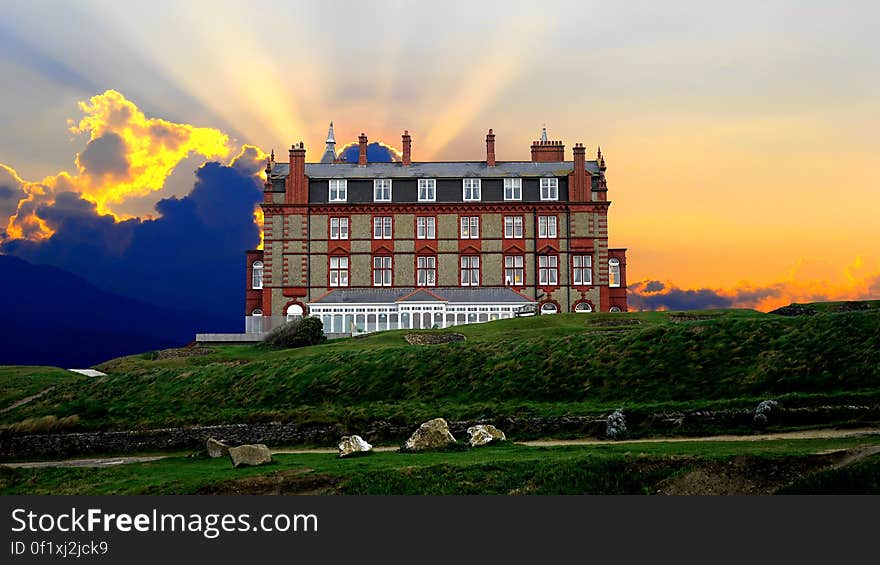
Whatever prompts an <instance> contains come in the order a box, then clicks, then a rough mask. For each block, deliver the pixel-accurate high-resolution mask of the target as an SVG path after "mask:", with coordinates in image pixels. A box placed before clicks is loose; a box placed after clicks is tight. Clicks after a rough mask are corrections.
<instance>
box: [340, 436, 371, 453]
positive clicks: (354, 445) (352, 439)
mask: <svg viewBox="0 0 880 565" xmlns="http://www.w3.org/2000/svg"><path fill="white" fill-rule="evenodd" d="M372 452H373V446H372V445H370V444H369V443H367V442H366V441H364V438H362V437H361V436H345V437H343V438H342V439H341V440H339V456H340V457H351V456H354V455H366V454H367V453H372Z"/></svg>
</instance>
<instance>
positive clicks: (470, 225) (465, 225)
mask: <svg viewBox="0 0 880 565" xmlns="http://www.w3.org/2000/svg"><path fill="white" fill-rule="evenodd" d="M479 238H480V217H479V216H462V217H461V239H479Z"/></svg>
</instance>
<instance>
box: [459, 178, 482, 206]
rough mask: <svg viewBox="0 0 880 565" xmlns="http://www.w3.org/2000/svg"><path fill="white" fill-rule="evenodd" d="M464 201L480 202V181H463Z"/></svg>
mask: <svg viewBox="0 0 880 565" xmlns="http://www.w3.org/2000/svg"><path fill="white" fill-rule="evenodd" d="M461 186H462V200H464V201H465V202H479V200H480V179H462V180H461Z"/></svg>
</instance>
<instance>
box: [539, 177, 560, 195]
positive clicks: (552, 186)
mask: <svg viewBox="0 0 880 565" xmlns="http://www.w3.org/2000/svg"><path fill="white" fill-rule="evenodd" d="M541 200H559V179H557V178H542V179H541Z"/></svg>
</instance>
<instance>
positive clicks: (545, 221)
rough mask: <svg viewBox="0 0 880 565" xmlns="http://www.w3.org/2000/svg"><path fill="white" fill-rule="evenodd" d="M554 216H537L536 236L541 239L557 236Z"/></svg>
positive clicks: (556, 221) (556, 219) (556, 222)
mask: <svg viewBox="0 0 880 565" xmlns="http://www.w3.org/2000/svg"><path fill="white" fill-rule="evenodd" d="M558 220H559V219H558V218H557V217H556V216H538V237H539V238H542V239H553V238H555V237H558V235H557V234H558V233H559V232H558V230H557V224H558V223H559V222H558Z"/></svg>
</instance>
